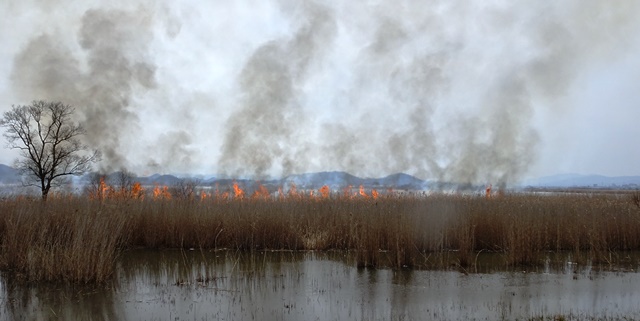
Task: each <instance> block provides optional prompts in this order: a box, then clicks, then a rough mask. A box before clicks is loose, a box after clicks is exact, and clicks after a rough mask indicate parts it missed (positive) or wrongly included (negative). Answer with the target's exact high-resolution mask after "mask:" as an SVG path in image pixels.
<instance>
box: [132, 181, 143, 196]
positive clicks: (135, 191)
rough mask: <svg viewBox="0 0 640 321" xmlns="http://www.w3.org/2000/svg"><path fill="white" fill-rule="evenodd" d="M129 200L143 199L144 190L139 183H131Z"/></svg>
mask: <svg viewBox="0 0 640 321" xmlns="http://www.w3.org/2000/svg"><path fill="white" fill-rule="evenodd" d="M131 198H136V199H143V198H144V188H143V187H142V185H141V184H140V182H135V183H133V186H131Z"/></svg>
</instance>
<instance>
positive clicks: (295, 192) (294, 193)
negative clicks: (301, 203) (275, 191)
mask: <svg viewBox="0 0 640 321" xmlns="http://www.w3.org/2000/svg"><path fill="white" fill-rule="evenodd" d="M289 196H290V197H298V196H299V195H298V188H297V187H296V184H295V183H291V187H290V188H289Z"/></svg>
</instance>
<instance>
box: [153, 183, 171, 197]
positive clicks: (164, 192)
mask: <svg viewBox="0 0 640 321" xmlns="http://www.w3.org/2000/svg"><path fill="white" fill-rule="evenodd" d="M153 199H154V200H158V199H166V200H170V199H171V193H170V192H169V187H167V186H162V187H160V186H158V185H156V186H155V187H154V188H153Z"/></svg>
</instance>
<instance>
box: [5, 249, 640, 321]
mask: <svg viewBox="0 0 640 321" xmlns="http://www.w3.org/2000/svg"><path fill="white" fill-rule="evenodd" d="M483 259H484V260H488V261H490V258H489V259H487V258H486V257H485V258H481V260H480V262H483ZM632 265H635V268H634V267H631V268H629V267H625V268H624V271H618V272H616V271H615V269H614V271H612V270H611V269H607V270H601V269H596V268H592V267H591V266H589V265H584V266H582V265H579V264H575V263H572V262H567V261H566V260H565V261H564V262H563V263H561V264H557V265H547V266H545V267H541V268H539V269H536V270H534V271H522V270H515V271H514V269H511V270H509V269H502V270H501V269H496V268H494V267H492V266H491V265H486V266H482V265H481V268H480V269H479V270H474V271H464V270H456V269H452V270H391V269H365V268H357V267H356V264H355V262H354V261H353V260H352V259H351V258H350V255H349V254H348V253H340V252H331V253H317V252H256V253H253V254H246V253H245V254H241V253H236V252H232V251H219V252H201V251H198V250H195V251H168V250H166V251H128V252H126V253H124V254H123V255H122V256H121V257H120V258H119V261H118V267H117V272H116V277H115V278H114V281H113V283H111V284H108V285H107V286H101V287H98V288H90V287H89V288H88V287H83V286H60V285H58V286H51V285H31V286H24V285H17V284H14V283H13V282H12V280H11V279H9V278H7V277H2V278H0V298H1V300H0V302H1V304H2V306H0V319H1V320H58V319H59V320H500V319H506V320H513V319H527V318H532V317H553V316H555V315H564V316H572V317H574V318H579V319H584V318H610V319H616V318H628V319H640V274H639V273H638V267H637V263H635V264H632Z"/></svg>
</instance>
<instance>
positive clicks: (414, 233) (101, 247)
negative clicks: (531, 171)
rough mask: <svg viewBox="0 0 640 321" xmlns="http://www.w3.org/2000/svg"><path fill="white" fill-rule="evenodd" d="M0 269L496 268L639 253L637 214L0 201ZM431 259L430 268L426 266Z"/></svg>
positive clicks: (587, 208) (80, 272) (502, 202)
mask: <svg viewBox="0 0 640 321" xmlns="http://www.w3.org/2000/svg"><path fill="white" fill-rule="evenodd" d="M0 242H1V249H0V267H2V269H3V270H5V271H11V273H15V274H16V275H18V276H20V277H22V278H23V279H25V280H28V281H60V280H63V281H70V282H85V283H88V282H103V281H105V280H107V279H109V277H110V276H111V275H112V273H113V269H114V266H115V260H116V258H117V255H118V253H119V251H121V250H124V249H127V248H150V249H156V248H199V249H214V248H217V249H220V248H229V249H237V250H246V251H252V250H264V249H269V250H348V251H352V252H354V254H355V257H356V259H357V262H358V265H360V266H370V267H377V266H391V267H398V268H400V267H421V266H433V265H434V264H435V265H438V264H439V265H444V264H450V261H446V262H445V261H437V260H438V259H435V258H436V257H438V256H434V255H432V254H433V253H448V255H449V254H450V255H449V257H452V258H453V259H454V262H455V264H457V265H460V266H462V267H465V266H470V265H473V264H474V260H475V259H476V258H477V255H476V254H477V253H478V252H479V251H493V252H499V253H503V256H504V258H505V260H504V261H505V264H511V265H522V264H525V265H526V264H529V265H532V264H533V265H535V264H540V263H542V261H541V260H542V257H541V254H542V253H545V252H547V251H553V252H562V251H571V252H573V253H576V254H580V255H581V256H582V257H584V258H586V259H590V260H593V261H599V262H608V261H610V260H611V259H612V253H615V252H616V251H622V250H640V207H638V206H637V205H635V204H634V202H633V200H632V199H631V198H630V197H627V196H620V195H615V194H579V195H552V196H538V195H530V194H513V195H509V194H507V195H503V196H501V197H496V198H493V199H486V198H484V197H478V196H460V195H438V194H435V195H429V196H423V195H416V196H409V197H407V196H403V197H400V196H395V195H387V196H381V197H379V198H378V199H372V198H351V197H342V196H338V195H332V196H331V197H330V198H310V197H295V198H294V197H292V198H286V199H264V198H260V199H250V198H247V199H243V200H231V199H204V200H198V199H171V200H169V199H164V200H151V199H146V200H139V199H131V200H126V199H125V200H123V199H118V200H109V199H106V200H87V199H85V198H81V197H66V198H59V199H52V200H49V201H47V202H46V204H45V203H42V202H39V201H31V200H27V199H4V200H2V201H0ZM434 260H435V261H434Z"/></svg>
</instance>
